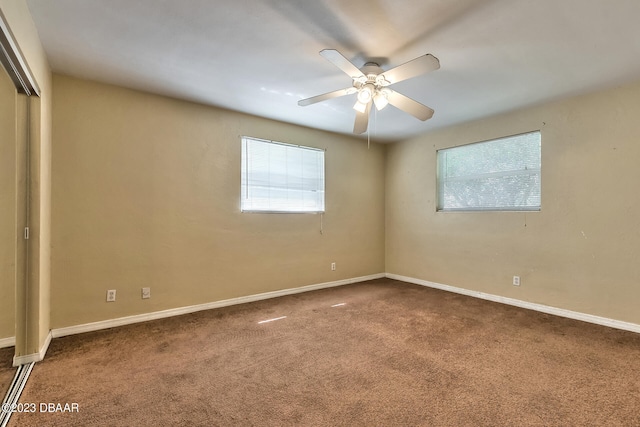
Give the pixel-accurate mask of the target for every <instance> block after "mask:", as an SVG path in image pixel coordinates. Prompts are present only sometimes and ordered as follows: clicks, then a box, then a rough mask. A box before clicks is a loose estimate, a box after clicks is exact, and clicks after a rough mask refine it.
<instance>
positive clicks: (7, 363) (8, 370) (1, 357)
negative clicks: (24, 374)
mask: <svg viewBox="0 0 640 427" xmlns="http://www.w3.org/2000/svg"><path fill="white" fill-rule="evenodd" d="M14 353H15V349H14V347H6V348H0V400H2V399H4V396H5V395H6V393H7V390H9V386H10V385H11V381H13V377H14V375H15V374H16V368H14V367H13V355H14Z"/></svg>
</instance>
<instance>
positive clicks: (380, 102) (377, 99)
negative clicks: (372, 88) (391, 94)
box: [373, 91, 389, 111]
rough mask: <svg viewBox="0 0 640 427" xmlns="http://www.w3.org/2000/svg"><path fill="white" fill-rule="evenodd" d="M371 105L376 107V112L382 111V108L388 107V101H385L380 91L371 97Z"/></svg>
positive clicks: (384, 95)
mask: <svg viewBox="0 0 640 427" xmlns="http://www.w3.org/2000/svg"><path fill="white" fill-rule="evenodd" d="M373 103H374V104H375V105H376V109H377V110H378V111H380V110H382V109H383V108H384V107H386V106H387V105H389V100H388V99H387V95H386V94H385V93H384V92H382V91H378V92H377V93H376V94H375V95H374V96H373Z"/></svg>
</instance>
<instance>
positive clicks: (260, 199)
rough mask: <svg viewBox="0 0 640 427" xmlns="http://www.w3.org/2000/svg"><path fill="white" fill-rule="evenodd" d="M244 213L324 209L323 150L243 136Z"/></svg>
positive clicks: (242, 200)
mask: <svg viewBox="0 0 640 427" xmlns="http://www.w3.org/2000/svg"><path fill="white" fill-rule="evenodd" d="M241 170H242V179H241V181H242V189H241V203H240V205H241V206H240V208H241V210H242V211H243V212H324V150H321V149H317V148H310V147H301V146H297V145H290V144H284V143H281V142H274V141H266V140H262V139H256V138H249V137H243V138H242V167H241Z"/></svg>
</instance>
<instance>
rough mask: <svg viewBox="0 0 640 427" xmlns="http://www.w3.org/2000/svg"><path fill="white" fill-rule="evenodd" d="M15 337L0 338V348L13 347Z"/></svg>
mask: <svg viewBox="0 0 640 427" xmlns="http://www.w3.org/2000/svg"><path fill="white" fill-rule="evenodd" d="M15 345H16V337H8V338H0V348H7V347H15Z"/></svg>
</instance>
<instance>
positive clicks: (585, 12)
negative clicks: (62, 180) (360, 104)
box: [28, 0, 640, 142]
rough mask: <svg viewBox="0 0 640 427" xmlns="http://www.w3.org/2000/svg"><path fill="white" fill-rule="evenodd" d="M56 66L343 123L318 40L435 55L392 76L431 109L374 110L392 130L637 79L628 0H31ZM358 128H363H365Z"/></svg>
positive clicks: (389, 53) (638, 35) (221, 102)
mask: <svg viewBox="0 0 640 427" xmlns="http://www.w3.org/2000/svg"><path fill="white" fill-rule="evenodd" d="M28 5H29V8H30V9H31V13H32V15H33V19H34V21H35V23H36V27H37V28H38V31H39V33H40V38H41V39H42V43H43V45H44V48H45V50H46V52H47V55H48V57H49V62H50V64H51V67H52V69H53V70H54V71H55V72H58V73H63V74H68V75H72V76H77V77H82V78H86V79H91V80H97V81H101V82H106V83H113V84H116V85H120V86H124V87H129V88H135V89H140V90H144V91H148V92H152V93H158V94H162V95H168V96H172V97H176V98H182V99H187V100H192V101H196V102H201V103H205V104H210V105H214V106H218V107H222V108H227V109H231V110H236V111H242V112H246V113H249V114H253V115H257V116H262V117H267V118H271V119H276V120H280V121H284V122H290V123H295V124H299V125H303V126H309V127H313V128H319V129H325V130H329V131H333V132H339V133H345V134H350V133H351V132H352V129H353V121H354V118H355V111H354V110H353V109H352V108H351V107H352V105H353V103H354V98H355V95H350V96H347V97H343V98H337V99H332V100H329V101H326V102H323V103H319V104H314V105H311V106H307V107H299V106H298V105H297V101H298V100H299V99H302V98H307V97H310V96H314V95H318V94H321V93H325V92H330V91H333V90H336V89H342V88H346V87H349V86H350V85H351V79H350V78H349V77H348V76H347V75H346V74H344V73H343V72H342V71H340V70H339V69H338V68H336V67H335V66H334V65H333V64H331V63H330V62H328V61H327V60H325V59H324V58H322V57H321V56H320V55H319V54H318V52H319V51H320V50H322V49H325V48H333V49H337V50H339V51H340V52H342V54H343V55H344V56H346V57H347V58H348V59H350V60H351V61H352V62H353V63H354V64H355V65H357V66H358V67H360V66H362V65H364V63H365V62H366V61H368V60H375V61H377V62H378V63H379V64H380V65H381V66H382V68H383V69H385V70H386V69H389V68H392V67H394V66H396V65H400V64H402V63H404V62H407V61H409V60H411V59H413V58H415V57H417V56H420V55H424V54H426V53H431V54H432V55H434V56H436V57H437V58H439V59H440V64H441V68H440V69H439V70H436V71H433V72H431V73H428V74H425V75H422V76H418V77H415V78H413V79H410V80H407V81H404V82H400V83H398V84H396V85H394V86H393V89H395V90H397V91H398V92H401V93H403V94H405V95H407V96H409V97H411V98H413V99H415V100H417V101H419V102H421V103H423V104H426V105H428V106H430V107H431V108H433V109H434V110H435V114H434V116H433V118H432V119H430V120H428V121H426V122H421V121H419V120H417V119H415V118H413V117H412V116H409V115H407V114H406V113H403V112H401V111H399V110H397V109H395V108H394V107H388V108H386V109H384V110H383V111H381V112H378V113H375V112H372V119H371V121H370V128H369V129H370V137H371V139H372V140H377V141H381V142H387V141H395V140H400V139H404V138H406V137H410V136H412V135H416V134H419V133H422V132H426V131H429V130H433V129H436V128H440V127H444V126H448V125H452V124H455V123H460V122H464V121H469V120H473V119H478V118H481V117H484V116H488V115H493V114H496V113H500V112H504V111H507V110H512V109H517V108H521V107H524V106H527V105H532V104H537V103H540V102H543V101H547V100H550V99H557V98H560V97H564V96H570V95H575V94H579V93H582V92H587V91H593V90H596V89H599V88H604V87H609V86H613V85H616V84H621V83H625V82H628V81H632V80H635V79H640V25H638V23H637V21H638V18H639V17H640V1H638V0H215V1H213V0H135V1H133V0H28ZM364 137H366V134H365V135H364Z"/></svg>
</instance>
